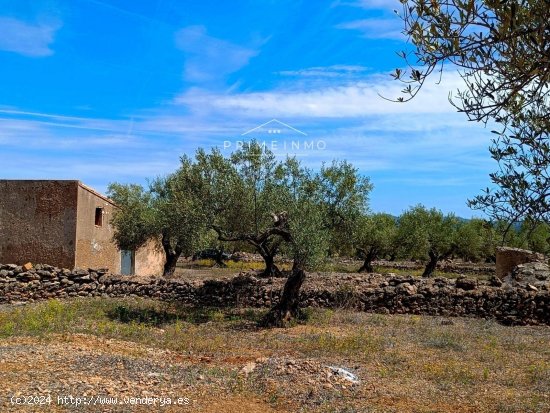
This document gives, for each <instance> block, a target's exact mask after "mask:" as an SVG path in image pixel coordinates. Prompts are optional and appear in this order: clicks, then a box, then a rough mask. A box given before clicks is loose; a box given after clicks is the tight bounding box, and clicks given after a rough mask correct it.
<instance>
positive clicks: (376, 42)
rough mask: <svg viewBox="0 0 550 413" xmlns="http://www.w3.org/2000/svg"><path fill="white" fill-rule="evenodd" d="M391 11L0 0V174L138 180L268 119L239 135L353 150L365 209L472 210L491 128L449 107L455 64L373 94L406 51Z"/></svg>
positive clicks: (389, 2)
mask: <svg viewBox="0 0 550 413" xmlns="http://www.w3.org/2000/svg"><path fill="white" fill-rule="evenodd" d="M398 7H399V2H398V1H397V0H347V1H346V0H340V1H339V0H315V1H313V0H307V1H299V0H292V1H290V0H277V1H275V0H264V1H261V0H255V1H253V0H248V1H245V0H234V1H231V2H221V1H219V0H218V1H214V0H201V1H195V0H193V1H190V0H186V1H181V0H155V1H153V0H151V1H130V0H72V1H55V0H49V1H46V0H44V1H41V0H33V1H31V0H19V1H17V2H14V1H11V0H10V1H8V0H0V33H2V35H1V36H0V63H1V64H0V159H1V161H0V165H1V173H0V178H7V179H34V178H37V179H38V178H39V179H50V178H52V179H53V178H58V179H80V180H82V181H83V182H84V183H86V184H88V185H90V186H93V187H95V188H96V189H98V190H100V191H105V189H106V187H107V185H108V183H109V182H113V181H118V182H124V183H130V182H132V183H145V182H146V178H148V177H155V176H157V175H162V174H165V173H168V172H170V171H172V170H174V169H175V168H176V167H177V166H178V162H179V157H180V156H181V155H182V154H184V153H186V154H192V153H193V152H194V151H195V150H196V148H198V147H200V146H202V147H211V146H219V147H220V148H222V149H223V150H224V151H226V152H227V153H229V152H230V151H231V150H232V149H234V148H235V147H236V145H238V142H239V141H242V140H243V139H246V138H247V137H248V136H252V135H250V134H248V135H243V134H244V133H246V132H247V131H249V130H251V129H253V128H255V127H256V126H259V125H262V124H264V123H266V122H268V121H270V120H272V119H277V120H278V121H280V122H282V123H278V122H272V123H271V124H268V125H267V126H264V127H263V128H260V129H258V130H256V131H255V133H256V132H257V133H258V136H255V135H254V136H253V137H255V138H257V139H260V140H263V141H264V142H266V144H267V146H268V147H270V148H271V149H273V150H274V152H275V153H276V154H277V155H280V156H286V154H287V153H291V154H296V155H297V156H300V157H301V159H302V161H303V162H304V163H305V164H307V165H309V166H311V167H314V168H318V167H319V166H320V164H321V162H323V161H325V162H330V161H331V160H332V159H347V160H349V161H351V162H352V163H353V164H355V165H356V166H357V167H359V168H360V170H361V172H362V173H364V174H365V175H368V176H370V177H371V180H372V182H373V184H374V187H375V189H374V191H373V192H372V195H371V207H372V209H373V210H375V211H386V212H390V213H393V214H399V213H401V212H402V211H403V210H404V209H406V208H408V207H409V206H411V205H414V204H417V203H423V204H425V205H426V206H429V207H432V206H435V207H437V208H440V209H442V210H443V211H445V212H455V213H457V214H458V215H460V216H463V217H470V216H472V215H476V214H474V213H473V211H471V210H469V209H468V207H467V206H466V199H468V198H471V197H473V196H475V195H476V194H478V193H479V191H480V189H481V188H485V187H486V186H488V185H489V178H488V173H489V172H491V171H492V169H493V168H494V167H495V165H494V164H493V161H492V160H491V159H490V158H489V154H488V151H487V147H488V145H489V143H490V138H491V137H490V131H489V130H488V129H485V128H484V127H483V126H482V125H478V124H473V123H468V122H467V121H466V119H465V117H464V116H463V115H461V114H458V113H456V111H455V109H454V108H453V107H452V106H451V105H450V104H449V102H448V95H449V92H452V91H456V89H457V88H459V87H460V86H461V80H460V77H459V76H458V74H457V73H454V72H452V71H448V72H446V73H445V74H444V76H443V78H442V81H441V83H439V84H437V83H436V80H437V79H435V78H434V79H432V81H431V82H430V83H429V84H427V85H426V87H425V88H424V90H423V91H422V93H421V94H420V95H419V96H418V97H417V98H416V99H415V100H414V101H412V102H410V103H408V104H397V103H391V102H388V101H386V100H384V99H382V98H381V97H380V96H379V95H383V96H387V97H390V98H394V97H397V96H398V95H399V91H400V89H401V85H400V84H398V83H397V82H395V81H392V80H391V77H390V76H389V73H390V72H391V71H392V70H393V69H395V68H396V67H402V66H403V62H402V61H400V60H399V58H398V57H397V55H396V51H399V50H403V48H406V47H407V45H406V43H405V39H404V38H403V36H402V35H401V34H400V30H401V29H400V21H399V19H398V18H397V17H396V16H395V14H394V13H393V11H392V10H393V9H394V8H398ZM284 125H289V126H291V127H292V128H294V129H296V130H299V131H300V132H303V133H298V132H296V131H295V130H294V129H290V128H287V127H286V126H284ZM273 126H276V127H273ZM273 132H275V133H273ZM285 148H286V149H285ZM478 214H479V213H477V215H478Z"/></svg>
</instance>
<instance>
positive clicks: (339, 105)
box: [176, 74, 463, 118]
mask: <svg viewBox="0 0 550 413" xmlns="http://www.w3.org/2000/svg"><path fill="white" fill-rule="evenodd" d="M388 78H389V76H385V77H382V76H380V75H373V76H370V77H366V78H365V80H364V81H362V82H356V83H352V84H341V85H340V86H332V87H331V86H328V85H327V84H325V85H324V86H323V87H319V88H315V89H307V88H305V89H303V88H302V89H298V90H293V89H291V88H288V89H279V90H271V91H266V92H251V93H233V94H227V93H212V92H209V91H206V90H203V89H194V90H191V91H188V92H185V93H183V94H182V95H180V96H179V97H177V98H176V103H177V104H181V105H186V106H188V107H197V106H198V107H208V108H209V109H210V110H218V111H219V110H221V111H239V112H240V113H241V114H245V115H249V116H258V115H264V116H266V117H284V116H287V117H311V118H323V117H326V118H354V117H365V116H371V115H375V114H394V115H400V114H405V113H415V114H422V113H434V114H435V113H450V112H454V108H452V106H451V105H450V104H449V102H448V92H449V91H450V90H456V89H457V88H458V87H460V86H463V83H462V79H461V78H460V77H459V76H458V74H447V75H446V76H445V77H444V78H443V81H442V83H441V84H435V83H431V84H425V86H424V88H423V90H422V92H421V93H420V94H419V95H418V96H417V97H416V98H415V99H414V100H413V101H412V102H409V103H407V104H398V103H394V102H390V101H387V100H384V99H383V98H381V96H384V97H386V98H393V99H395V98H397V97H398V96H401V94H400V91H401V89H402V85H401V84H400V83H398V82H396V81H391V80H389V79H388Z"/></svg>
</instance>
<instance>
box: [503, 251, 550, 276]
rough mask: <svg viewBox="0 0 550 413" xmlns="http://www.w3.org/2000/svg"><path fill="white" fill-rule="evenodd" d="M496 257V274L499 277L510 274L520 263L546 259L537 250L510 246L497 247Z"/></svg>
mask: <svg viewBox="0 0 550 413" xmlns="http://www.w3.org/2000/svg"><path fill="white" fill-rule="evenodd" d="M496 258H497V263H496V276H497V277H498V278H500V279H502V278H504V277H506V276H507V275H509V274H511V273H512V271H513V270H514V268H516V267H517V266H518V265H520V264H526V263H528V262H545V261H546V260H545V257H544V255H542V254H539V253H537V252H533V251H529V250H523V249H520V248H510V247H497V251H496Z"/></svg>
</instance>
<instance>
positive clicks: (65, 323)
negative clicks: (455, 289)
mask: <svg viewBox="0 0 550 413" xmlns="http://www.w3.org/2000/svg"><path fill="white" fill-rule="evenodd" d="M261 315H262V311H259V310H251V309H228V310H219V309H198V310H197V309H190V308H181V307H177V306H175V305H172V304H167V303H159V302H154V301H148V300H129V299H124V300H122V299H120V300H115V299H86V300H73V301H67V302H60V301H49V302H44V303H39V304H32V305H28V306H24V307H18V308H4V309H2V310H1V311H0V346H6V345H9V343H10V342H11V341H17V340H18V339H17V337H22V338H24V337H31V338H29V340H32V341H33V342H37V343H43V344H44V345H46V346H48V345H52V343H53V344H55V343H56V342H57V341H58V340H60V338H59V337H65V338H64V340H70V337H72V336H74V335H75V334H76V333H80V334H87V335H93V336H97V337H98V338H101V339H116V340H122V341H124V342H130V343H135V345H136V346H138V347H136V346H133V345H129V346H127V348H128V351H130V349H131V351H132V356H133V357H138V358H139V357H142V358H144V359H146V358H147V357H149V356H148V353H147V351H144V350H143V349H141V350H140V348H141V347H139V346H146V347H147V348H154V349H159V351H160V350H163V351H171V352H174V354H176V355H178V357H184V358H185V359H186V360H187V361H191V362H192V363H195V364H197V365H199V366H201V367H200V368H201V369H202V370H201V371H202V372H203V373H202V374H203V375H205V376H207V377H209V376H210V375H211V376H212V377H214V376H216V377H218V376H219V377H224V379H223V380H221V379H220V380H221V381H220V380H217V381H216V380H214V379H213V380H212V381H211V383H210V384H208V386H207V389H208V388H209V391H212V392H214V393H215V392H218V391H222V390H223V392H224V394H227V395H229V396H231V397H236V398H239V397H245V396H246V397H248V396H247V395H250V394H252V395H254V396H255V397H256V398H257V399H258V400H261V402H262V403H265V406H264V407H265V408H264V410H262V408H258V409H259V410H258V411H269V410H268V409H274V410H275V411H304V412H476V413H477V412H517V413H520V412H521V413H527V412H548V411H550V407H549V406H550V329H549V328H547V327H505V326H502V325H499V324H497V323H495V322H492V321H485V320H473V319H452V320H450V319H444V318H437V317H420V316H410V315H409V316H405V315H403V316H401V315H399V316H398V315H379V314H365V313H357V312H349V311H345V310H336V311H333V310H323V309H307V310H306V312H305V317H304V320H302V321H301V322H300V323H298V324H296V325H295V326H294V327H292V328H288V329H273V330H260V329H258V328H256V326H255V322H256V320H257V319H258V318H259V317H261ZM122 347H124V346H122ZM1 348H2V347H0V349H1ZM0 351H1V350H0ZM121 351H122V350H121ZM258 357H269V358H273V359H282V358H288V357H291V358H294V359H296V360H305V359H315V360H318V361H320V362H321V363H325V364H330V365H337V366H344V367H346V368H350V369H352V370H353V371H355V372H356V373H357V374H358V375H359V377H360V378H361V379H362V383H361V384H360V385H359V386H356V387H352V388H347V389H336V388H319V387H318V386H317V385H316V384H315V380H316V377H309V378H308V377H301V376H300V377H297V378H295V379H296V380H290V379H284V380H283V379H281V377H279V376H277V375H276V374H275V372H274V371H271V370H269V369H262V370H260V371H258V372H257V374H255V375H253V376H251V377H249V378H245V379H243V378H242V377H240V376H238V375H237V374H236V373H235V372H236V371H238V370H239V369H240V368H242V366H244V365H245V364H246V363H247V362H249V361H250V360H255V359H256V358H258ZM205 360H206V361H207V362H206V364H204V363H205V362H204V361H205ZM0 366H1V365H0ZM308 380H309V382H308ZM209 386H210V387H209ZM0 396H1V395H0ZM205 397H206V396H205ZM212 403H213V402H212ZM207 410H208V409H207ZM205 411H206V410H205ZM211 411H215V410H211ZM226 411H236V410H231V409H229V410H226Z"/></svg>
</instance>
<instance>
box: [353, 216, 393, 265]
mask: <svg viewBox="0 0 550 413" xmlns="http://www.w3.org/2000/svg"><path fill="white" fill-rule="evenodd" d="M396 236H397V223H396V220H395V217H393V216H392V215H390V214H383V213H379V214H372V215H361V216H360V217H359V219H358V220H357V225H356V227H355V228H354V231H353V236H352V242H353V244H354V246H355V248H356V250H357V252H358V254H359V256H360V257H361V258H362V259H363V265H362V266H361V268H359V272H363V271H366V272H368V273H372V272H373V271H374V269H373V267H372V261H374V260H375V259H377V258H380V257H384V256H386V255H390V254H391V253H392V252H393V250H394V248H395V239H396Z"/></svg>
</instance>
